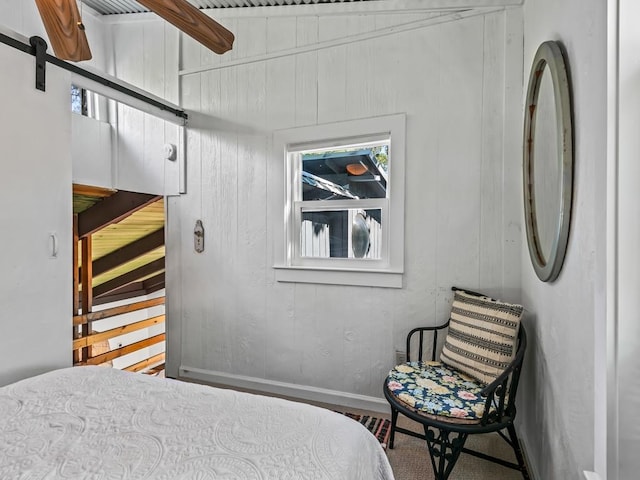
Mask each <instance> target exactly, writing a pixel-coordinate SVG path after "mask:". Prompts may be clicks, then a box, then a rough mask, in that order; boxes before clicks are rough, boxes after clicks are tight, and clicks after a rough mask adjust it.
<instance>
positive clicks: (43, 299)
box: [0, 44, 72, 385]
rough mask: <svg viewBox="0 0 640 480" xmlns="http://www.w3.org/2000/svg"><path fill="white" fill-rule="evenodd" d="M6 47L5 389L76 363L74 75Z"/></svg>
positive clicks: (0, 378)
mask: <svg viewBox="0 0 640 480" xmlns="http://www.w3.org/2000/svg"><path fill="white" fill-rule="evenodd" d="M34 84H35V60H34V57H32V56H30V55H27V54H25V53H22V52H20V51H18V50H15V49H13V48H11V47H8V46H6V45H4V44H0V105H2V108H1V110H0V145H1V148H2V150H1V152H2V153H1V154H0V231H1V232H2V234H1V235H0V385H4V384H6V383H9V382H11V381H14V380H18V379H21V378H24V377H27V376H30V375H33V374H37V373H41V372H44V371H47V370H51V369H54V368H59V367H65V366H70V365H71V353H70V352H71V335H70V330H71V329H70V326H69V313H70V312H71V300H72V296H71V295H72V282H71V263H72V262H71V234H72V215H71V111H70V90H69V89H70V76H69V73H68V72H66V71H63V70H61V69H58V68H57V67H54V66H52V65H49V64H48V65H47V69H46V92H42V91H39V90H36V89H35V88H34Z"/></svg>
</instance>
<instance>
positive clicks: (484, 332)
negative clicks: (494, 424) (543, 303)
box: [440, 287, 524, 384]
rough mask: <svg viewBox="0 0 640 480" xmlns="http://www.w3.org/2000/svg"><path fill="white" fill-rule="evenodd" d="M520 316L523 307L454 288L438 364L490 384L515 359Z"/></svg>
mask: <svg viewBox="0 0 640 480" xmlns="http://www.w3.org/2000/svg"><path fill="white" fill-rule="evenodd" d="M454 288H455V287H454ZM523 312H524V308H523V307H522V305H517V304H512V303H507V302H503V301H500V300H496V299H493V298H491V297H488V296H486V295H482V294H478V293H475V292H469V291H466V290H463V289H458V288H455V290H454V296H453V302H452V303H451V315H450V319H449V330H448V332H447V337H446V338H445V342H444V347H443V349H442V352H441V353H440V360H441V361H442V363H444V364H446V365H448V366H450V367H453V368H455V369H457V370H459V371H460V372H462V373H465V374H466V375H469V376H471V377H473V378H475V379H476V380H478V381H480V382H482V383H485V384H488V383H491V382H492V381H493V380H495V379H496V378H497V377H498V376H499V375H500V374H501V373H502V372H503V371H504V369H505V368H507V366H508V365H509V363H511V360H512V359H513V358H514V356H515V353H516V348H517V341H518V329H519V328H520V320H521V319H522V314H523Z"/></svg>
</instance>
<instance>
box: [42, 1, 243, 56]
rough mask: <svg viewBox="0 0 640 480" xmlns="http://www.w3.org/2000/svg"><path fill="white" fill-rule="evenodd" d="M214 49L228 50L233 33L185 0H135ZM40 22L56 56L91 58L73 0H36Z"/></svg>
mask: <svg viewBox="0 0 640 480" xmlns="http://www.w3.org/2000/svg"><path fill="white" fill-rule="evenodd" d="M138 3H140V4H142V5H144V6H145V7H147V8H148V9H149V10H151V11H152V12H154V13H155V14H156V15H158V16H160V17H162V18H164V19H165V20H166V21H167V22H169V23H171V24H173V25H175V26H176V27H178V28H179V29H180V30H182V31H183V32H184V33H186V34H187V35H189V36H191V37H193V38H194V39H196V40H197V41H198V42H200V43H202V44H203V45H204V46H205V47H207V48H209V49H210V50H213V51H214V52H215V53H224V52H226V51H227V50H231V48H232V46H233V40H234V38H235V37H234V36H233V33H231V32H230V31H229V30H227V29H226V28H224V27H223V26H222V25H220V24H219V23H218V22H216V21H215V20H213V19H212V18H210V17H208V16H207V15H205V14H204V13H203V12H201V11H200V10H198V9H197V8H196V7H194V6H193V5H191V4H190V3H189V2H188V1H187V0H138ZM36 5H37V6H38V10H39V11H40V17H41V18H42V23H44V27H45V29H46V31H47V35H48V36H49V41H50V42H51V46H52V47H53V51H54V52H55V55H56V57H58V58H59V59H61V60H71V61H73V62H79V61H82V60H90V59H91V50H90V49H89V43H88V42H87V36H86V34H85V32H84V25H83V24H82V19H81V17H80V12H79V11H78V4H77V3H76V0H36Z"/></svg>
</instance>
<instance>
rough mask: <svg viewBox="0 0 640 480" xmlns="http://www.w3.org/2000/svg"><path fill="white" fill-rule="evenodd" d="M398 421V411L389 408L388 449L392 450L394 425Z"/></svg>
mask: <svg viewBox="0 0 640 480" xmlns="http://www.w3.org/2000/svg"><path fill="white" fill-rule="evenodd" d="M397 421H398V410H396V409H395V408H393V406H391V432H390V433H389V448H391V449H392V448H393V439H394V438H395V435H396V423H397Z"/></svg>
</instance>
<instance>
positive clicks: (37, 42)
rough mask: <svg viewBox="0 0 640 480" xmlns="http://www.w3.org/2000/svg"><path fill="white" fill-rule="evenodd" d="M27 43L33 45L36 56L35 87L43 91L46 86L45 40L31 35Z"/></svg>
mask: <svg viewBox="0 0 640 480" xmlns="http://www.w3.org/2000/svg"><path fill="white" fill-rule="evenodd" d="M29 43H30V44H31V46H32V47H33V49H34V51H35V53H34V55H35V57H36V89H38V90H42V91H43V92H44V91H45V88H46V86H47V82H46V73H47V42H45V41H44V39H43V38H41V37H31V38H30V39H29Z"/></svg>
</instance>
